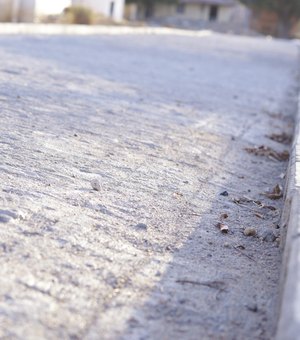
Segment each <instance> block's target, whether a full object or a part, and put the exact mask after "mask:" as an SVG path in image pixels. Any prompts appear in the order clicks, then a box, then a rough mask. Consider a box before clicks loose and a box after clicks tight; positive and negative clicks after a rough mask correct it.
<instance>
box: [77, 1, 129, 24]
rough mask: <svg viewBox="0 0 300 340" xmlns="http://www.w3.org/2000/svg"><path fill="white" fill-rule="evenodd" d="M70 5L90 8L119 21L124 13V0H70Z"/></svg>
mask: <svg viewBox="0 0 300 340" xmlns="http://www.w3.org/2000/svg"><path fill="white" fill-rule="evenodd" d="M72 5H74V6H75V5H80V6H85V7H89V8H91V9H92V10H93V11H94V12H96V13H101V14H103V15H104V16H106V17H110V18H112V19H113V20H115V21H121V20H122V19H123V15H124V6H125V0H72Z"/></svg>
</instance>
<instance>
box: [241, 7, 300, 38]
mask: <svg viewBox="0 0 300 340" xmlns="http://www.w3.org/2000/svg"><path fill="white" fill-rule="evenodd" d="M240 1H241V2H242V3H244V4H245V5H247V6H249V7H250V8H252V9H253V10H256V11H260V10H269V11H271V12H274V13H276V15H277V17H278V29H277V35H278V36H279V37H281V38H288V37H290V33H291V29H292V27H293V24H294V23H295V22H296V21H297V20H299V19H300V0H240Z"/></svg>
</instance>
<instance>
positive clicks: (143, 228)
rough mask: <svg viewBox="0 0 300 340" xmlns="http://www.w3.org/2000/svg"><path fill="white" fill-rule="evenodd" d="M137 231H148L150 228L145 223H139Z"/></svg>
mask: <svg viewBox="0 0 300 340" xmlns="http://www.w3.org/2000/svg"><path fill="white" fill-rule="evenodd" d="M135 229H138V230H147V229H148V226H147V224H145V223H138V224H137V225H136V226H135Z"/></svg>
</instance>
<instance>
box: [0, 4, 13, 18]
mask: <svg viewBox="0 0 300 340" xmlns="http://www.w3.org/2000/svg"><path fill="white" fill-rule="evenodd" d="M0 8H1V11H0V22H7V21H11V9H12V3H11V0H0Z"/></svg>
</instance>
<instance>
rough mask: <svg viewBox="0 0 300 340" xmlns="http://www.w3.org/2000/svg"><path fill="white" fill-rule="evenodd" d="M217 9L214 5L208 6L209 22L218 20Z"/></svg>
mask: <svg viewBox="0 0 300 340" xmlns="http://www.w3.org/2000/svg"><path fill="white" fill-rule="evenodd" d="M218 12H219V7H218V6H216V5H213V6H210V8H209V21H216V20H218Z"/></svg>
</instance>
